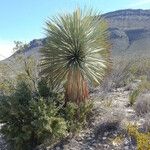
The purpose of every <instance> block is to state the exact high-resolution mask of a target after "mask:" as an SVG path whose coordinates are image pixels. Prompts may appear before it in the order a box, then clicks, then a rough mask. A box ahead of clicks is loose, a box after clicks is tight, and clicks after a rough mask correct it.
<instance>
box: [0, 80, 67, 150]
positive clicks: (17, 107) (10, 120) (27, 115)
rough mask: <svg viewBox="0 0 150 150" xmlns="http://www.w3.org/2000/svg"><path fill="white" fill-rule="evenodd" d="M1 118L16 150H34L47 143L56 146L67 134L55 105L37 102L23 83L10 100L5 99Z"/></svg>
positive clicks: (43, 100)
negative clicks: (54, 143)
mask: <svg viewBox="0 0 150 150" xmlns="http://www.w3.org/2000/svg"><path fill="white" fill-rule="evenodd" d="M49 99H50V98H49ZM0 118H1V120H0V122H1V123H3V124H4V125H3V126H2V129H1V132H2V134H4V136H5V137H6V140H7V141H8V142H9V143H10V146H11V149H13V150H32V149H34V148H35V147H36V146H37V145H39V144H42V143H44V141H45V140H48V139H49V140H50V141H51V142H53V141H54V140H56V139H58V138H60V137H62V136H64V135H65V133H66V130H67V126H66V122H65V120H64V119H63V118H62V117H60V116H59V115H58V109H57V108H56V106H55V105H54V103H51V101H46V100H45V99H44V98H41V97H36V98H34V97H33V96H32V93H31V91H30V89H29V88H28V86H27V85H26V84H25V83H24V82H21V83H20V84H18V86H17V88H16V91H15V93H13V94H12V95H11V96H3V97H2V99H1V101H0Z"/></svg>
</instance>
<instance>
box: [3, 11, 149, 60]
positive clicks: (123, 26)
mask: <svg viewBox="0 0 150 150" xmlns="http://www.w3.org/2000/svg"><path fill="white" fill-rule="evenodd" d="M102 17H104V18H105V19H106V21H107V22H108V26H109V32H110V43H111V45H112V55H114V56H115V55H122V53H124V52H125V53H126V54H129V55H130V54H133V53H139V54H140V53H141V54H142V53H143V51H144V53H147V52H149V51H150V42H149V41H150V9H148V10H143V9H124V10H116V11H113V12H108V13H105V14H103V15H102ZM45 42H46V38H43V39H34V40H32V41H31V42H30V43H29V44H28V48H27V49H25V53H26V54H27V55H32V54H35V53H37V52H38V51H39V49H40V48H41V47H42V46H43V44H44V43H45ZM16 54H17V53H15V54H13V55H12V56H10V57H9V58H8V59H10V58H12V57H13V56H14V55H16ZM149 54H150V53H149ZM6 60H7V59H6Z"/></svg>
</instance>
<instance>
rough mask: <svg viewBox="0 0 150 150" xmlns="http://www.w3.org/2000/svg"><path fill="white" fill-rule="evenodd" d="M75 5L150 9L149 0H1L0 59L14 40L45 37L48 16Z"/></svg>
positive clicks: (11, 46)
mask: <svg viewBox="0 0 150 150" xmlns="http://www.w3.org/2000/svg"><path fill="white" fill-rule="evenodd" d="M77 6H80V7H81V8H82V7H84V6H86V7H90V8H91V7H92V8H94V9H95V10H97V11H99V12H101V13H105V12H109V11H114V10H118V9H126V8H133V9H138V8H141V9H150V0H0V20H1V22H0V59H2V58H4V57H8V56H9V55H11V54H12V48H13V46H14V45H13V41H17V40H18V41H23V42H29V41H31V40H32V39H35V38H36V39H38V38H42V37H44V36H45V35H44V29H43V28H44V27H45V21H46V20H47V19H48V17H52V16H54V15H57V14H58V13H63V12H71V11H73V10H74V9H75V8H76V7H77ZM2 55H3V56H4V57H2Z"/></svg>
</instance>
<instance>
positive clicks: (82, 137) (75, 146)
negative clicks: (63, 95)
mask: <svg viewBox="0 0 150 150" xmlns="http://www.w3.org/2000/svg"><path fill="white" fill-rule="evenodd" d="M129 92H130V91H128V90H126V89H125V88H119V89H116V90H113V91H111V92H109V93H108V94H107V96H106V97H105V99H104V100H101V93H100V91H99V90H97V91H95V92H94V93H93V94H91V97H92V98H93V100H94V104H95V111H94V115H93V116H94V117H93V118H92V119H91V120H90V125H89V127H88V128H86V129H85V130H83V131H82V132H80V134H78V135H76V136H75V137H74V138H68V139H64V140H63V141H61V142H60V143H58V144H56V145H55V146H54V147H53V148H47V149H48V150H51V149H52V150H135V149H136V147H135V142H134V141H133V139H131V137H129V136H128V135H127V133H126V130H125V125H126V124H128V123H135V122H136V123H139V124H140V123H141V122H142V120H141V119H139V118H138V117H137V116H136V113H135V111H134V109H133V108H132V107H130V106H129ZM0 150H6V144H5V142H4V140H3V137H2V135H1V136H0Z"/></svg>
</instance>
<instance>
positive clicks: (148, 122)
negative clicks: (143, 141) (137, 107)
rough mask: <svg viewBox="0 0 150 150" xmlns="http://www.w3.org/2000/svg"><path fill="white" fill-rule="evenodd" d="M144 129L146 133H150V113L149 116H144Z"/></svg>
mask: <svg viewBox="0 0 150 150" xmlns="http://www.w3.org/2000/svg"><path fill="white" fill-rule="evenodd" d="M143 129H144V130H145V131H146V132H150V113H147V114H146V115H145V116H144V124H143Z"/></svg>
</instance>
